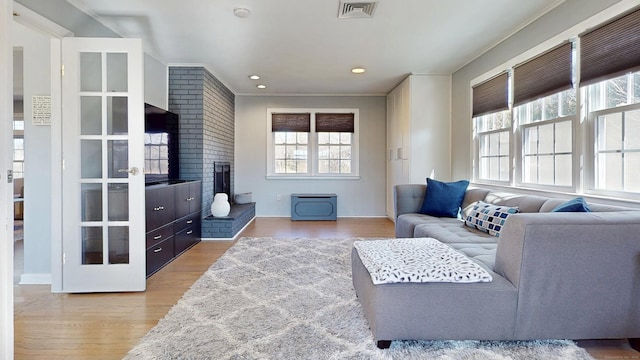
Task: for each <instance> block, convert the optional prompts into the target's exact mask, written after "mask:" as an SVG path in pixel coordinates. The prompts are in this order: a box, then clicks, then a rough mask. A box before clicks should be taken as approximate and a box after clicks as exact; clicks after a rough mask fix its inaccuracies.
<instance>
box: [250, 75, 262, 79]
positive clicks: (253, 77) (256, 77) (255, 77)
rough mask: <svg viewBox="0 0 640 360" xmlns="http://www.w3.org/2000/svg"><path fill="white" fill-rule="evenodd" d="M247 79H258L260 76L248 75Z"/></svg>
mask: <svg viewBox="0 0 640 360" xmlns="http://www.w3.org/2000/svg"><path fill="white" fill-rule="evenodd" d="M249 79H251V80H259V79H260V76H258V75H249Z"/></svg>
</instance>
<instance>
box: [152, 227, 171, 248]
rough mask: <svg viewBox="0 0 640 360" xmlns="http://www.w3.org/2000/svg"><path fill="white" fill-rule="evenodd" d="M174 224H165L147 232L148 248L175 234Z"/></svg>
mask: <svg viewBox="0 0 640 360" xmlns="http://www.w3.org/2000/svg"><path fill="white" fill-rule="evenodd" d="M173 232H174V229H173V224H169V225H167V226H163V227H161V228H159V229H156V230H153V231H151V232H149V233H147V246H146V248H147V249H148V248H150V247H152V246H154V245H156V244H158V243H160V242H162V241H165V240H166V239H168V238H170V237H172V236H173Z"/></svg>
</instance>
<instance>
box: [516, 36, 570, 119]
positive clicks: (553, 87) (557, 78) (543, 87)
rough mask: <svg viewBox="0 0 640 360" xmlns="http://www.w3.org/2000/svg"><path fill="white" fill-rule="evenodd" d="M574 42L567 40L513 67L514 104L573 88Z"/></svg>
mask: <svg viewBox="0 0 640 360" xmlns="http://www.w3.org/2000/svg"><path fill="white" fill-rule="evenodd" d="M572 85H573V84H572V81H571V43H570V42H566V43H563V44H562V45H560V46H558V47H555V48H554V49H552V50H550V51H547V52H546V53H544V54H542V55H539V56H537V57H535V58H533V59H531V60H528V61H527V62H525V63H522V64H520V65H517V66H515V67H514V69H513V105H514V106H518V105H521V104H524V103H526V102H529V101H532V100H535V99H538V98H541V97H543V96H546V95H551V94H555V93H557V92H560V91H563V90H567V89H571V87H572Z"/></svg>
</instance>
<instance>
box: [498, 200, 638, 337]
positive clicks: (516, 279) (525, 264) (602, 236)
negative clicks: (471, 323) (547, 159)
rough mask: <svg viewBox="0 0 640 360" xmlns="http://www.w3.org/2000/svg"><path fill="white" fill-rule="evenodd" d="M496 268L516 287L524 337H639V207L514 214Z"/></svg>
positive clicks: (501, 242) (500, 242)
mask: <svg viewBox="0 0 640 360" xmlns="http://www.w3.org/2000/svg"><path fill="white" fill-rule="evenodd" d="M494 270H495V272H496V273H498V274H500V275H503V276H504V277H505V278H507V279H508V280H509V281H511V283H512V284H513V285H514V286H516V287H517V288H518V316H517V317H518V319H517V324H518V325H517V332H518V333H517V336H518V337H519V338H520V337H521V338H537V336H546V337H555V336H560V337H562V338H574V339H579V338H587V339H593V338H600V337H607V338H615V337H617V336H619V337H636V336H635V335H634V334H638V335H640V211H622V212H592V213H520V214H514V215H511V216H509V219H508V220H507V222H506V223H505V226H504V228H503V230H502V232H501V233H500V237H499V239H498V249H497V252H496V262H495V267H494ZM567 324H571V326H570V331H567V328H568V326H567Z"/></svg>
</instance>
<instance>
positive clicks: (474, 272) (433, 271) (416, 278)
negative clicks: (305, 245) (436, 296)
mask: <svg viewBox="0 0 640 360" xmlns="http://www.w3.org/2000/svg"><path fill="white" fill-rule="evenodd" d="M353 246H354V247H355V248H356V250H357V251H358V255H359V256H360V260H362V264H363V265H364V266H365V267H366V268H367V270H368V271H369V274H371V280H373V283H374V284H376V285H378V284H390V283H405V282H412V283H424V282H454V283H471V282H490V281H493V278H492V277H491V274H489V273H488V272H487V271H486V270H485V269H484V268H482V266H480V265H478V264H477V263H475V262H474V261H473V260H471V259H469V258H468V257H467V256H465V255H464V254H462V253H460V252H458V251H455V250H454V249H452V248H451V247H449V246H447V245H445V244H443V243H441V242H440V241H438V240H436V239H432V238H415V239H392V240H367V241H355V242H354V243H353Z"/></svg>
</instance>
